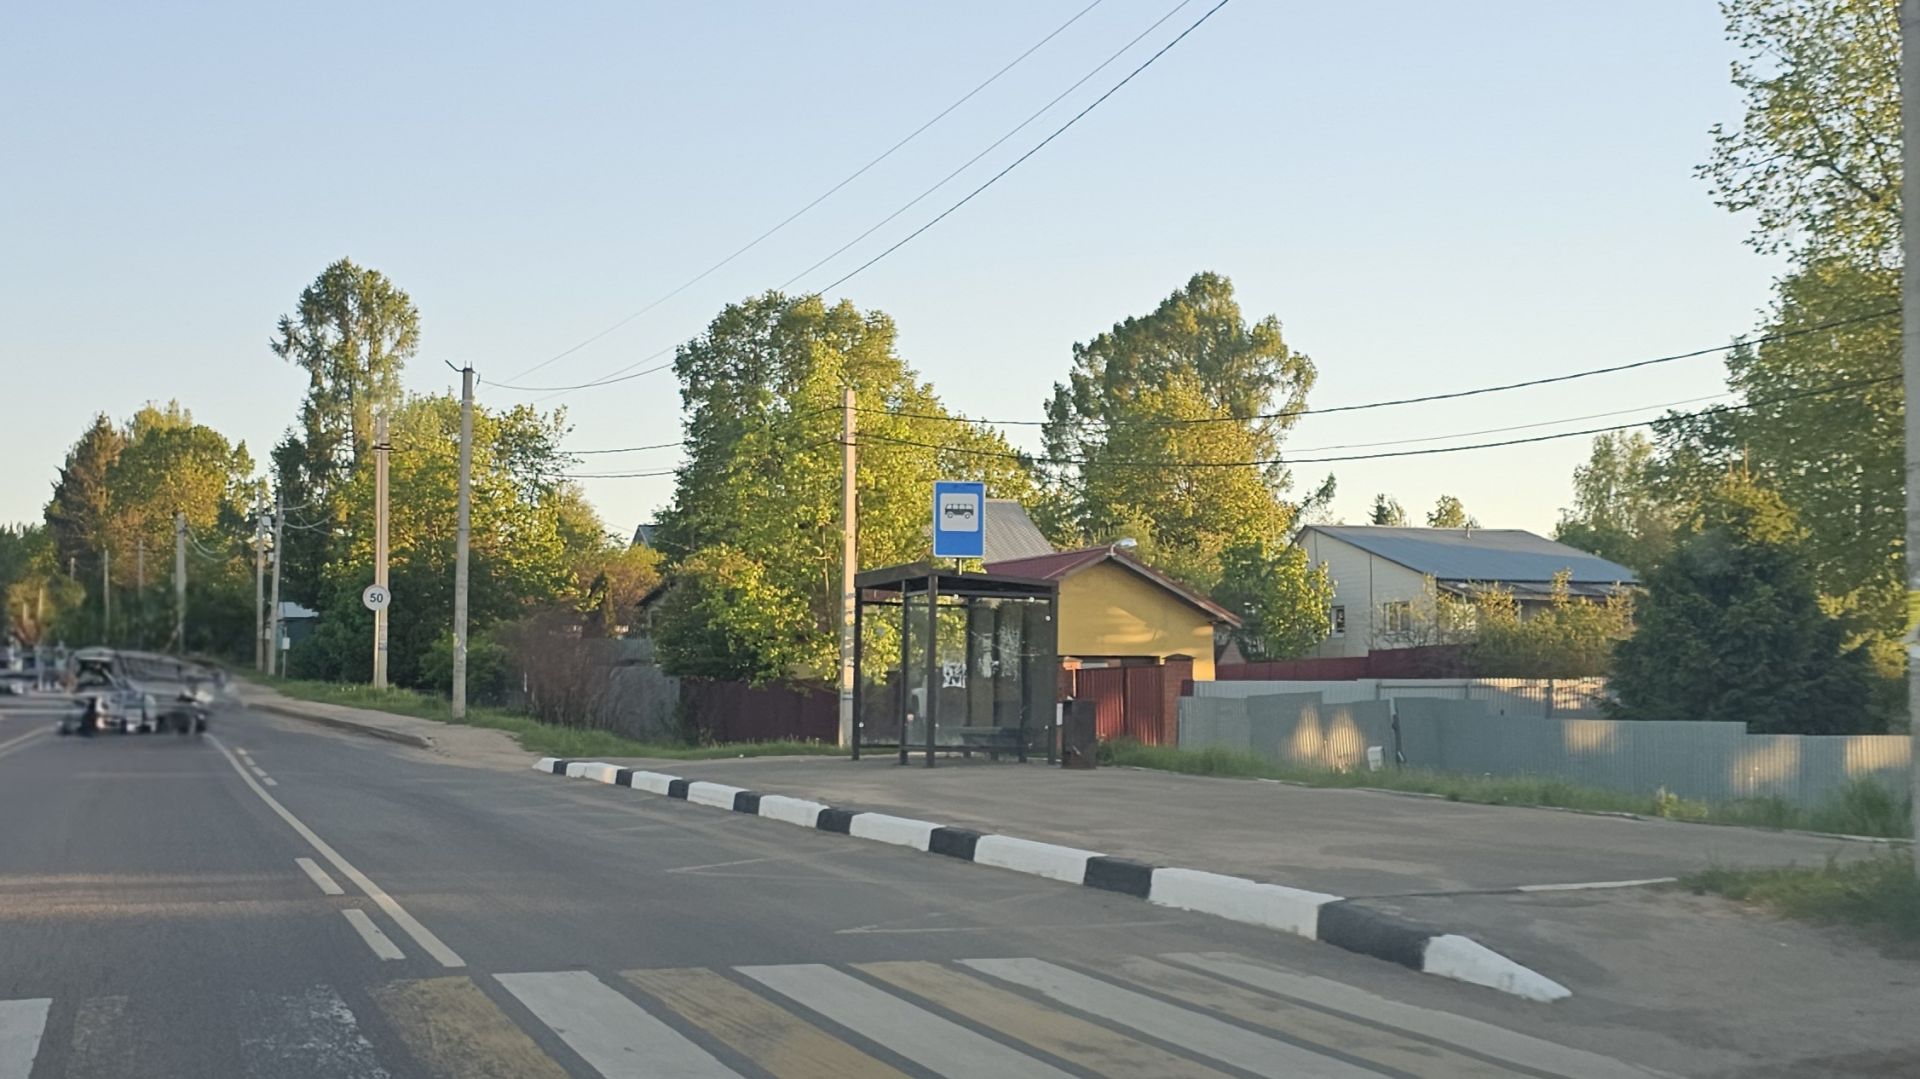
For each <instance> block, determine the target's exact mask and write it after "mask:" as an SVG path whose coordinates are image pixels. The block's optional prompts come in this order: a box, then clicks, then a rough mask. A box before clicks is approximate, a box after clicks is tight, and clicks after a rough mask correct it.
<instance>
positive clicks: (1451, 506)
mask: <svg viewBox="0 0 1920 1079" xmlns="http://www.w3.org/2000/svg"><path fill="white" fill-rule="evenodd" d="M1479 526H1480V522H1479V521H1476V520H1474V519H1473V515H1471V514H1469V513H1468V512H1467V507H1466V506H1465V505H1464V504H1463V503H1461V501H1460V500H1459V499H1457V498H1455V497H1453V496H1452V495H1441V496H1440V498H1439V501H1437V502H1435V503H1434V504H1433V509H1431V510H1429V511H1427V527H1428V528H1478V527H1479Z"/></svg>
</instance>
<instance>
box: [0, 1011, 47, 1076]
mask: <svg viewBox="0 0 1920 1079" xmlns="http://www.w3.org/2000/svg"><path fill="white" fill-rule="evenodd" d="M51 1007H53V1001H51V1000H0V1079H27V1076H28V1075H30V1074H32V1072H33V1058H34V1057H35V1056H36V1055H38V1054H39V1052H40V1032H41V1031H42V1030H44V1029H46V1025H47V1009H48V1008H51Z"/></svg>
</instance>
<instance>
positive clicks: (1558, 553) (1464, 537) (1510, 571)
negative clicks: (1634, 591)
mask: <svg viewBox="0 0 1920 1079" xmlns="http://www.w3.org/2000/svg"><path fill="white" fill-rule="evenodd" d="M1297 542H1298V543H1299V544H1300V546H1301V547H1303V548H1304V549H1305V550H1306V552H1307V558H1308V559H1309V560H1310V561H1312V562H1314V563H1316V564H1323V565H1325V566H1326V567H1327V575H1328V577H1330V578H1331V579H1332V581H1333V609H1332V617H1331V619H1330V623H1331V624H1330V625H1329V626H1328V635H1327V639H1326V640H1324V641H1321V642H1320V644H1319V645H1318V646H1316V648H1315V650H1314V653H1313V654H1314V655H1318V656H1364V655H1366V654H1367V653H1368V652H1370V651H1372V650H1374V649H1382V648H1405V647H1409V646H1412V645H1417V644H1426V643H1430V642H1428V641H1425V640H1422V639H1421V638H1420V627H1419V626H1418V625H1417V623H1418V621H1419V617H1420V615H1421V614H1422V611H1421V604H1422V601H1423V600H1424V599H1425V598H1426V595H1427V579H1428V578H1432V579H1433V582H1434V587H1435V589H1436V590H1438V591H1440V592H1442V593H1447V594H1452V595H1458V596H1471V595H1473V594H1475V593H1477V592H1481V591H1485V590H1487V589H1489V588H1500V589H1504V590H1506V591H1508V592H1511V593H1512V594H1513V597H1514V599H1515V600H1516V601H1517V602H1518V603H1519V604H1520V606H1521V613H1522V615H1523V616H1524V615H1525V613H1526V610H1527V608H1528V607H1530V606H1531V607H1537V606H1539V605H1541V604H1544V603H1546V602H1548V601H1549V599H1550V597H1551V596H1552V594H1553V582H1554V578H1555V577H1557V576H1558V575H1560V574H1561V573H1565V574H1567V575H1568V591H1569V592H1570V593H1571V594H1572V595H1573V596H1574V597H1576V598H1579V599H1585V600H1595V601H1597V600H1603V599H1605V598H1607V597H1608V596H1611V595H1613V594H1614V593H1616V592H1618V591H1621V590H1623V589H1630V588H1632V587H1633V586H1635V585H1637V584H1638V583H1639V581H1638V578H1636V577H1635V576H1634V574H1633V571H1632V570H1630V569H1628V568H1627V567H1625V566H1623V565H1620V564H1619V563H1618V562H1609V561H1607V560H1606V559H1604V558H1601V557H1599V556H1598V555H1592V554H1588V553H1587V552H1585V551H1582V550H1578V549H1576V548H1573V547H1569V546H1567V545H1566V544H1564V543H1556V542H1554V541H1553V540H1550V539H1547V538H1546V537H1544V536H1538V535H1535V534H1534V533H1532V532H1528V531H1525V530H1524V529H1518V528H1392V527H1385V526H1379V525H1308V526H1307V527H1306V528H1304V529H1302V530H1301V532H1300V538H1299V540H1298V541H1297Z"/></svg>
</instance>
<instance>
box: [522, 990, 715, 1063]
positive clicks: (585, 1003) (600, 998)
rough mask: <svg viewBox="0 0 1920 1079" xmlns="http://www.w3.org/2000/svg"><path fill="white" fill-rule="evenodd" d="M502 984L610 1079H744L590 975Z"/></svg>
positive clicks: (569, 1046)
mask: <svg viewBox="0 0 1920 1079" xmlns="http://www.w3.org/2000/svg"><path fill="white" fill-rule="evenodd" d="M498 980H499V982H500V984H501V985H504V986H506V987H507V992H509V993H512V994H513V995H514V997H516V998H517V999H518V1000H519V1001H520V1003H522V1004H525V1005H526V1006H527V1010H528V1011H530V1012H532V1013H533V1014H534V1015H536V1016H538V1017H539V1019H540V1021H541V1022H542V1023H545V1024H546V1025H547V1026H548V1027H549V1028H551V1029H552V1030H553V1032H554V1033H555V1034H558V1035H559V1036H560V1040H562V1041H564V1042H566V1043H567V1048H569V1049H572V1050H573V1051H574V1052H576V1053H578V1054H580V1056H581V1057H582V1058H583V1059H585V1060H586V1062H587V1063H589V1064H591V1065H593V1067H594V1069H595V1070H596V1071H598V1072H599V1073H600V1074H601V1075H603V1076H605V1077H606V1079H738V1076H737V1073H736V1072H734V1071H733V1070H732V1069H731V1068H728V1067H727V1066H726V1065H724V1064H722V1063H720V1062H719V1061H718V1060H715V1059H714V1058H713V1056H712V1055H710V1054H709V1053H707V1051H706V1050H704V1049H701V1048H700V1047H699V1046H697V1045H695V1044H693V1042H691V1041H689V1040H687V1039H686V1038H685V1037H683V1036H682V1035H681V1034H680V1033H679V1032H677V1031H675V1030H674V1029H673V1028H672V1027H670V1026H668V1025H667V1024H665V1023H663V1022H661V1021H660V1020H658V1019H655V1018H654V1017H653V1016H652V1015H650V1014H648V1012H647V1011H646V1010H645V1009H644V1008H642V1007H640V1005H638V1004H635V1003H634V1002H633V1001H631V1000H629V999H627V997H625V996H623V995H621V994H620V993H619V992H617V991H615V990H613V989H611V988H608V986H607V984H606V983H605V982H602V981H601V980H600V979H598V978H596V977H594V976H593V975H592V974H589V973H587V972H586V971H583V970H569V971H562V972H560V973H556V974H502V975H499V976H498Z"/></svg>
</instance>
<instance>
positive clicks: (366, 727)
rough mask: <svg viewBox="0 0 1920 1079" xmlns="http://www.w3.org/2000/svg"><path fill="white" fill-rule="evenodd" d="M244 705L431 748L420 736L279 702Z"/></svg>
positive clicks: (336, 728) (431, 741) (290, 717)
mask: <svg viewBox="0 0 1920 1079" xmlns="http://www.w3.org/2000/svg"><path fill="white" fill-rule="evenodd" d="M244 703H245V704H246V706H247V707H248V708H252V709H256V710H258V711H261V712H271V713H273V714H274V715H277V716H285V717H287V718H288V719H302V720H306V721H307V722H308V723H318V724H319V725H320V726H322V727H332V728H334V729H335V730H342V731H347V732H349V733H352V734H364V735H367V736H369V737H373V738H383V739H385V740H387V741H389V742H398V743H399V744H401V745H403V746H412V747H413V748H415V749H432V748H433V739H431V738H428V737H426V736H425V735H421V734H409V733H407V732H406V731H396V730H390V729H388V728H386V727H376V726H374V725H373V724H371V723H359V722H356V721H354V720H351V719H341V718H339V717H338V716H329V715H322V714H321V713H319V712H308V711H305V710H303V709H301V708H298V707H295V706H292V705H287V704H282V703H281V702H279V701H264V700H255V701H246V702H244Z"/></svg>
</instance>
